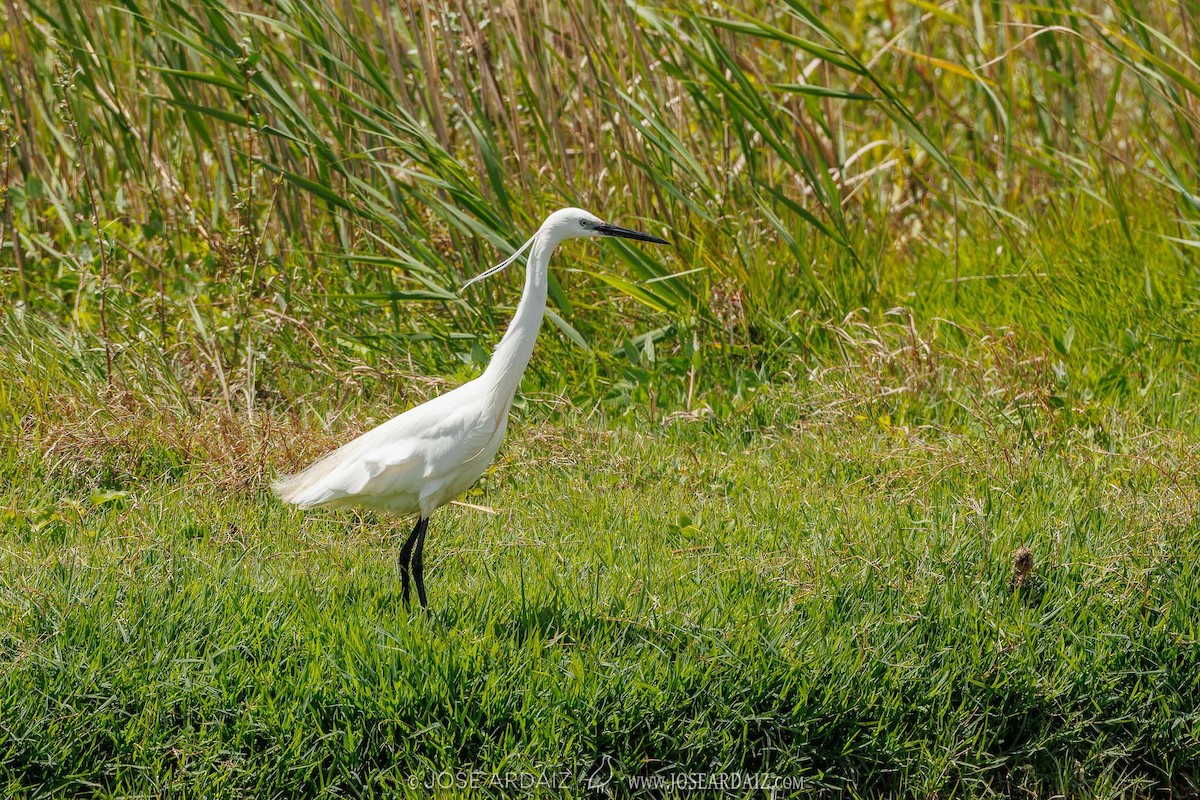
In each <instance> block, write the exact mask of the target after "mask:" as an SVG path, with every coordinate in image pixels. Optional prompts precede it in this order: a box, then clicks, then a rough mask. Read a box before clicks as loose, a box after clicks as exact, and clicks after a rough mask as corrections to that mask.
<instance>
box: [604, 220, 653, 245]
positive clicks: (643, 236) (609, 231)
mask: <svg viewBox="0 0 1200 800" xmlns="http://www.w3.org/2000/svg"><path fill="white" fill-rule="evenodd" d="M593 230H595V231H596V232H597V233H599V234H600V235H601V236H620V237H621V238H622V239H636V240H638V241H639V242H654V243H655V244H670V242H668V241H667V240H666V239H660V238H658V237H657V236H651V235H650V234H648V233H639V232H637V231H631V230H629V228H622V227H621V226H620V225H610V224H608V223H607V222H601V223H600V224H598V225H596V227H595V228H594V229H593Z"/></svg>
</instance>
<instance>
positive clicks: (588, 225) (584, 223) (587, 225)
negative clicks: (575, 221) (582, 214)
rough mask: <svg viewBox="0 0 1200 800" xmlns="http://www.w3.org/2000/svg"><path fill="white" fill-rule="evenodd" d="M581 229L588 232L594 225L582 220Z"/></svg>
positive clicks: (580, 222) (580, 221)
mask: <svg viewBox="0 0 1200 800" xmlns="http://www.w3.org/2000/svg"><path fill="white" fill-rule="evenodd" d="M579 227H581V228H583V229H585V230H586V229H588V228H590V227H592V223H590V222H588V221H587V220H586V219H581V220H579Z"/></svg>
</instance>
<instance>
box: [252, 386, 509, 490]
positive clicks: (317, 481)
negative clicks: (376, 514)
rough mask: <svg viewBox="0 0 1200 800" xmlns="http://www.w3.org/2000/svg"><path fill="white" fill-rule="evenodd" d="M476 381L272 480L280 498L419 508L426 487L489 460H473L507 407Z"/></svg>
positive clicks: (495, 428) (486, 444)
mask: <svg viewBox="0 0 1200 800" xmlns="http://www.w3.org/2000/svg"><path fill="white" fill-rule="evenodd" d="M471 388H472V386H471V384H469V383H468V384H466V385H464V386H460V387H459V388H457V389H455V390H453V391H451V392H447V393H446V394H444V395H441V396H439V397H435V398H434V399H433V400H430V401H429V402H427V403H424V404H422V405H419V406H417V407H416V408H412V409H409V410H408V411H406V412H404V413H403V414H401V415H399V416H398V417H394V418H393V419H391V420H389V421H387V422H385V423H383V424H382V425H380V426H379V427H377V428H374V429H373V430H370V431H367V432H366V433H364V434H363V435H362V436H360V437H358V438H357V439H354V440H353V441H350V442H347V443H346V444H344V445H342V446H341V447H339V448H338V449H337V450H335V451H333V452H332V453H330V454H329V455H327V456H325V457H324V458H321V459H320V460H318V461H317V462H316V463H314V464H313V465H312V466H310V467H308V468H307V469H305V470H303V471H301V472H299V473H297V474H295V475H290V476H287V477H283V478H280V479H279V480H277V481H276V482H275V483H274V484H272V486H271V488H272V489H273V490H274V492H275V494H276V495H278V496H279V498H280V499H281V500H283V501H284V502H286V503H292V504H294V505H297V506H300V507H301V508H313V507H315V506H345V505H363V506H367V507H371V508H386V509H392V510H395V511H398V512H400V513H410V512H413V511H416V510H417V506H418V503H419V500H420V497H421V495H422V494H428V493H429V491H430V490H431V489H433V488H436V487H438V486H441V485H444V484H445V483H446V482H447V480H452V479H453V476H454V475H456V474H458V473H460V472H463V471H469V470H471V469H472V467H474V466H478V472H477V473H476V477H477V476H478V474H482V472H483V470H484V469H486V468H487V463H483V464H482V465H473V464H472V463H471V462H472V460H473V459H476V458H477V457H478V456H480V454H482V453H483V451H484V450H485V449H487V447H488V444H489V443H490V442H491V440H492V439H493V437H494V436H495V434H496V433H497V431H498V429H499V423H500V422H502V421H503V418H504V414H503V413H502V414H499V415H497V414H495V413H488V409H487V408H486V405H487V404H486V403H484V402H483V401H482V399H481V398H480V397H479V396H478V394H479V393H478V391H471ZM507 411H508V409H507V408H504V409H503V412H505V413H506V412H507ZM490 460H491V459H490V458H489V459H487V461H488V462H490Z"/></svg>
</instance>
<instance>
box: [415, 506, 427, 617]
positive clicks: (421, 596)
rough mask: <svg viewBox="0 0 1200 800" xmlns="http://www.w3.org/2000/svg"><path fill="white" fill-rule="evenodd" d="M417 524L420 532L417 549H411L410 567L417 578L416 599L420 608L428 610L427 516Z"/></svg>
mask: <svg viewBox="0 0 1200 800" xmlns="http://www.w3.org/2000/svg"><path fill="white" fill-rule="evenodd" d="M418 524H419V525H420V526H421V533H420V535H419V536H417V549H416V550H414V551H413V557H412V569H413V577H414V578H416V579H417V599H418V600H420V601H421V608H423V609H425V610H426V611H428V610H429V604H428V603H426V602H425V531H426V530H427V529H428V528H429V518H428V517H426V518H425V519H423V520H421V522H420V523H418Z"/></svg>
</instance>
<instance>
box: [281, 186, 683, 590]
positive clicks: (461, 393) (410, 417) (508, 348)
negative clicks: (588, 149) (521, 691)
mask: <svg viewBox="0 0 1200 800" xmlns="http://www.w3.org/2000/svg"><path fill="white" fill-rule="evenodd" d="M592 236H621V237H624V238H626V239H637V240H639V241H644V242H655V243H658V244H667V243H668V242H667V241H666V240H664V239H660V238H658V237H657V236H650V235H648V234H645V233H638V232H637V231H632V230H629V229H628V228H621V227H618V226H616V225H610V224H609V223H607V222H602V221H601V220H600V219H598V218H596V217H595V216H594V215H592V214H589V213H588V212H586V211H583V210H582V209H578V208H564V209H560V210H558V211H555V212H554V213H553V214H551V215H550V216H549V217H547V218H546V221H545V222H543V223H542V227H540V228H538V231H537V233H535V234H534V235H533V237H532V238H530V240H529V241H527V242H526V243H525V244H524V245H522V246H521V249H519V250H518V251H517V252H516V253H514V254H513V255H512V256H511V257H510V258H508V259H507V260H505V261H503V262H501V263H499V264H497V265H496V266H494V267H492V268H491V269H489V270H487V271H486V272H484V273H482V274H481V275H478V276H476V277H475V278H472V279H471V280H469V281H467V283H465V284H464V285H463V287H462V289H459V292H460V293H461V292H462V291H463V289H466V288H467V286H470V285H471V284H472V283H474V282H475V281H478V280H482V279H483V278H486V277H488V276H489V275H493V274H495V273H497V272H499V271H500V270H502V269H504V268H505V267H507V266H508V265H509V264H511V263H512V262H514V261H516V260H517V258H518V257H520V255H521V254H522V253H523V252H525V251H526V250H529V260H528V263H527V266H526V268H525V290H524V292H523V293H522V294H521V302H520V303H519V304H518V305H517V311H516V314H515V315H514V316H513V318H512V321H511V322H510V323H509V326H508V330H507V331H505V333H504V337H503V338H502V339H501V340H500V343H499V344H498V345H497V346H496V351H495V353H493V355H492V360H491V363H490V364H488V367H487V369H486V370H485V371H484V373H483V374H482V375H480V376H479V377H478V378H476V379H475V380H473V381H470V382H468V383H465V384H463V385H462V386H459V387H458V388H457V389H453V390H451V391H449V392H446V393H445V394H443V395H439V396H438V397H435V398H433V399H432V400H430V401H428V402H426V403H422V404H421V405H419V406H416V407H415V408H411V409H409V410H408V411H405V412H404V413H403V414H400V415H399V416H397V417H394V418H392V419H391V420H389V421H387V422H385V423H383V424H382V425H380V426H379V427H377V428H374V429H373V430H370V431H368V432H366V433H364V434H363V435H362V436H359V437H358V438H357V439H354V440H353V441H351V442H347V443H346V444H344V445H342V446H341V447H339V448H338V449H337V450H334V451H333V452H332V453H330V454H329V455H327V456H325V457H324V458H321V459H320V460H318V461H317V462H315V463H314V464H312V465H311V466H309V467H308V468H307V469H305V470H303V471H301V472H298V473H296V474H295V475H289V476H285V477H281V478H279V479H278V480H277V481H275V482H274V483H273V484H272V486H271V488H272V489H273V490H274V492H275V494H276V495H278V497H279V498H280V499H281V500H283V501H284V502H286V503H291V504H293V505H296V506H299V507H300V508H315V507H318V506H324V507H331V508H342V507H346V506H359V507H363V508H369V509H376V510H381V511H390V512H393V513H396V514H403V515H411V514H416V515H417V523H416V525H415V526H414V527H413V529H412V533H410V534H409V536H408V539H407V540H405V542H404V546H403V547H402V548H401V549H400V578H401V582H402V584H403V595H404V604H405V606H408V604H409V588H408V586H409V566H410V563H411V567H412V573H413V577H414V578H415V580H416V584H417V597H418V599H419V600H420V602H421V607H422V608H428V605H427V604H426V602H425V580H424V558H423V553H424V549H425V531H426V529H427V528H428V526H429V516H430V515H431V514H432V513H433V512H434V510H436V509H437V508H439V507H441V506H443V505H445V504H446V503H449V502H450V501H451V500H453V499H454V498H455V497H457V496H458V495H460V494H462V493H463V492H465V491H466V490H467V489H469V488H470V487H471V485H472V484H474V483H475V481H477V480H478V479H479V476H481V475H482V474H483V473H484V471H485V470H486V469H487V468H488V466H489V465H490V464H491V463H492V459H493V458H495V456H496V451H497V450H499V449H500V442H501V440H502V439H503V438H504V430H505V428H506V427H507V425H508V411H509V408H510V407H511V406H512V400H513V395H514V394H516V391H517V386H518V385H519V384H520V382H521V374H522V373H523V372H524V371H525V366H526V364H528V363H529V357H530V355H532V353H533V343H534V340H535V339H537V334H538V329H539V328H540V327H541V325H542V317H543V315H544V313H545V310H546V287H547V283H548V281H549V272H548V268H549V263H550V254H551V253H553V252H554V248H555V247H557V246H558V244H559V243H560V242H563V241H566V240H567V239H579V238H585V237H592Z"/></svg>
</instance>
